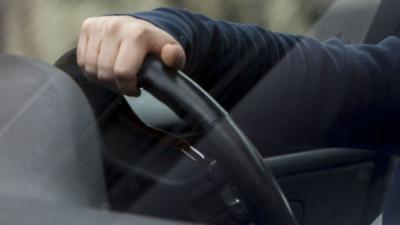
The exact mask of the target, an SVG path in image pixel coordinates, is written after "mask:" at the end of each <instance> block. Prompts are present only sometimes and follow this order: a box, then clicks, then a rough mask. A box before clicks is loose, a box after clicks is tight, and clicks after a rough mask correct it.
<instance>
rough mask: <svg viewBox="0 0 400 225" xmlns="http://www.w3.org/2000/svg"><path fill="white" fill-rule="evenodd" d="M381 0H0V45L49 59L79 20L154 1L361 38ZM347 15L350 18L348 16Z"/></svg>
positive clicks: (68, 43)
mask: <svg viewBox="0 0 400 225" xmlns="http://www.w3.org/2000/svg"><path fill="white" fill-rule="evenodd" d="M379 2H380V0H307V1H306V0H303V1H298V0H268V1H266V0H248V1H241V0H234V1H229V2H226V1H222V0H218V1H212V0H207V1H201V2H199V1H185V0H164V1H161V0H153V1H128V0H116V1H112V2H111V1H107V0H71V1H62V0H54V1H49V0H32V1H29V4H26V2H25V1H22V0H17V1H11V0H1V1H0V5H1V6H2V7H1V10H2V12H3V13H1V20H0V21H1V24H0V29H1V33H2V35H1V39H0V40H1V43H0V46H2V47H3V51H6V52H9V53H15V54H21V55H27V56H32V57H34V58H38V59H41V60H44V61H46V62H49V63H53V62H54V61H55V60H56V59H57V58H58V57H59V56H60V55H62V53H63V52H65V51H66V50H67V49H69V48H72V47H73V46H75V45H76V41H77V34H78V32H79V26H80V23H81V22H82V20H83V19H84V18H86V17H89V16H99V15H104V14H108V13H114V12H118V13H120V12H128V13H129V12H135V11H143V10H150V9H153V8H157V7H168V6H171V7H182V8H186V9H189V10H193V11H196V12H199V13H202V14H205V15H208V16H211V17H213V18H218V19H227V20H231V21H235V22H242V23H252V24H257V25H261V26H263V27H265V28H267V29H270V30H273V31H277V32H286V33H293V34H308V35H311V36H315V37H317V38H320V39H321V40H324V39H326V38H329V37H332V36H338V37H341V38H343V39H345V40H347V41H349V42H357V43H359V42H362V40H363V37H364V35H365V33H366V31H367V30H368V27H369V25H370V23H371V21H372V18H373V16H374V13H375V11H376V9H377V7H378V4H379ZM349 16H351V17H352V19H350V20H349V19H348V17H349Z"/></svg>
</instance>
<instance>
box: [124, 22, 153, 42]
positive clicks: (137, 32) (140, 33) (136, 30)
mask: <svg viewBox="0 0 400 225" xmlns="http://www.w3.org/2000/svg"><path fill="white" fill-rule="evenodd" d="M148 31H149V30H148V28H147V27H146V26H145V25H143V24H140V23H134V24H131V25H130V26H129V29H128V36H129V37H130V38H133V39H144V38H146V36H147V34H148Z"/></svg>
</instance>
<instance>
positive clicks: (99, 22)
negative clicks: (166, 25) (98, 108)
mask: <svg viewBox="0 0 400 225" xmlns="http://www.w3.org/2000/svg"><path fill="white" fill-rule="evenodd" d="M148 54H153V55H156V56H159V57H160V58H161V60H162V61H163V62H164V63H165V64H166V65H167V66H169V67H171V68H174V69H182V68H183V67H184V65H185V52H184V50H183V48H182V46H181V45H179V43H178V42H177V41H176V40H175V39H174V38H173V37H172V36H171V35H169V34H168V33H167V32H165V31H163V30H161V29H160V28H158V27H156V26H154V25H153V24H151V23H149V22H146V21H143V20H139V19H135V18H133V17H129V16H107V17H96V18H89V19H86V20H85V21H84V22H83V24H82V28H81V32H80V35H79V41H78V49H77V60H78V64H79V65H80V66H81V68H82V69H83V70H84V72H85V75H86V76H87V77H88V78H89V79H91V80H94V81H98V82H100V84H102V85H105V86H107V87H109V88H110V89H117V90H118V92H120V93H121V94H126V95H132V96H137V95H139V93H140V92H139V89H138V87H137V77H136V76H137V73H138V71H139V70H140V67H141V65H142V63H143V60H144V58H145V57H146V56H147V55H148Z"/></svg>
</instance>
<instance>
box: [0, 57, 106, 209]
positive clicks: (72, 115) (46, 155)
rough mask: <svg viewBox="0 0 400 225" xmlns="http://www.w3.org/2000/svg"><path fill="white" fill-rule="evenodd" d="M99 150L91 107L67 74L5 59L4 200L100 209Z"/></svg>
mask: <svg viewBox="0 0 400 225" xmlns="http://www.w3.org/2000/svg"><path fill="white" fill-rule="evenodd" d="M100 146H101V145H100V141H99V137H98V133H97V128H96V126H95V119H94V117H93V114H92V112H91V109H90V108H89V104H88V102H87V100H86V98H85V97H84V95H83V94H82V92H81V91H80V89H79V87H78V86H77V85H76V84H75V83H74V82H73V81H72V80H71V79H70V78H69V77H68V76H67V75H65V74H63V73H62V72H60V71H59V70H57V69H55V68H53V67H52V66H50V65H46V64H44V63H40V62H37V61H34V60H30V59H26V58H23V57H19V56H10V55H0V181H1V182H0V201H2V200H1V199H2V198H5V197H6V198H13V199H15V200H16V203H17V202H19V201H18V199H20V200H26V199H32V200H40V201H46V202H60V203H62V204H73V205H81V206H85V205H87V206H89V205H90V206H99V205H100V204H101V203H102V202H104V201H105V196H106V195H105V188H104V181H103V174H102V165H101V159H100ZM21 204H22V203H21ZM0 211H1V209H0Z"/></svg>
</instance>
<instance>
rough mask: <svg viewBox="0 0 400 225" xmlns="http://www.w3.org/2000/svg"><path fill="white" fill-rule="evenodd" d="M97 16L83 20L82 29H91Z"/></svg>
mask: <svg viewBox="0 0 400 225" xmlns="http://www.w3.org/2000/svg"><path fill="white" fill-rule="evenodd" d="M95 20H96V18H94V17H89V18H87V19H85V20H84V21H83V22H82V31H89V30H90V29H91V27H93V25H94V23H95Z"/></svg>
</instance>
